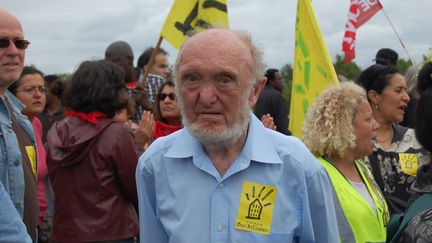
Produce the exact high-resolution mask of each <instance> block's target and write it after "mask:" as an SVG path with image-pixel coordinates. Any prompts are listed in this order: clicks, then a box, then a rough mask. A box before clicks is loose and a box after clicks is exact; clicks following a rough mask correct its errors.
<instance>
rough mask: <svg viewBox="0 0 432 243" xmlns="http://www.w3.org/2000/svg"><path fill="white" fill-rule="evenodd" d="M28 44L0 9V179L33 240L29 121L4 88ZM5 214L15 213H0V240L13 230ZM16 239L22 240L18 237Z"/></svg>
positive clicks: (33, 164) (32, 160) (33, 176)
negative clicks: (7, 222)
mask: <svg viewBox="0 0 432 243" xmlns="http://www.w3.org/2000/svg"><path fill="white" fill-rule="evenodd" d="M28 44H29V42H28V41H27V40H25V39H24V34H23V30H22V27H21V23H20V22H19V21H18V19H16V18H15V17H14V16H13V15H11V14H10V13H9V12H8V11H6V10H4V9H1V8H0V97H1V99H0V134H1V136H0V181H1V183H2V184H3V185H4V188H5V191H6V192H7V193H8V194H9V197H10V200H11V201H12V204H13V205H14V206H15V208H16V210H17V211H18V213H19V215H20V216H21V217H23V220H24V223H25V225H26V227H27V231H28V233H29V234H30V236H31V237H32V239H33V241H36V221H37V216H38V203H37V182H36V174H35V173H36V168H37V164H36V152H35V151H36V150H35V138H34V133H33V128H32V125H31V123H30V121H29V120H28V119H27V118H26V117H25V116H23V115H21V110H22V109H23V108H24V106H23V105H22V104H21V102H19V101H18V99H17V98H16V97H15V96H14V95H13V94H12V93H10V92H9V91H7V88H8V87H9V85H11V84H12V83H13V82H15V81H16V80H17V79H18V78H19V76H20V74H21V71H22V69H23V65H24V57H25V49H26V48H27V46H28ZM3 199H4V197H2V200H3ZM0 203H1V204H3V203H5V202H3V201H2V202H0ZM3 206H4V205H3ZM3 213H5V214H3ZM8 213H10V212H8ZM6 215H11V217H12V216H13V215H15V214H13V213H11V214H6V212H0V218H1V219H2V220H0V228H2V231H0V235H1V236H0V239H5V238H2V237H4V234H8V233H11V232H13V231H9V230H6V229H7V228H4V227H7V226H5V225H4V221H3V219H5V217H7V216H6ZM13 220H14V219H13V218H10V221H9V223H11V224H12V225H10V227H11V228H15V227H18V228H19V226H20V224H18V223H13V222H14V221H13ZM3 230H4V231H3ZM21 236H22V235H21ZM17 237H18V236H17ZM12 238H13V237H12ZM12 238H8V239H12ZM16 240H17V241H18V242H23V241H25V240H24V239H22V238H21V240H18V239H16ZM8 242H9V241H8Z"/></svg>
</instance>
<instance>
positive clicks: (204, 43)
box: [176, 29, 252, 68]
mask: <svg viewBox="0 0 432 243" xmlns="http://www.w3.org/2000/svg"><path fill="white" fill-rule="evenodd" d="M206 56H208V57H214V56H218V57H220V58H221V59H223V58H230V59H231V57H235V58H236V59H238V61H245V62H246V63H247V65H248V66H249V68H250V65H251V63H252V56H251V52H250V47H248V45H247V43H246V42H245V41H244V40H242V39H241V36H240V35H239V34H238V33H236V32H234V31H229V30H221V29H217V30H207V31H204V32H201V33H198V34H196V35H195V36H193V37H191V38H190V39H188V40H187V41H186V42H185V44H184V45H183V46H182V48H181V49H180V52H179V55H178V58H177V62H176V64H177V65H179V64H181V63H182V61H183V60H185V59H190V58H193V57H201V58H203V57H206ZM177 65H176V68H177Z"/></svg>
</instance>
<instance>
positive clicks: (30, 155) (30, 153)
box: [25, 145, 37, 175]
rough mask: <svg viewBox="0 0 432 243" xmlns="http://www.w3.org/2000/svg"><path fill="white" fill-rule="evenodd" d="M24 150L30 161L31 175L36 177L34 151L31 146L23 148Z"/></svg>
mask: <svg viewBox="0 0 432 243" xmlns="http://www.w3.org/2000/svg"><path fill="white" fill-rule="evenodd" d="M25 149H26V151H27V157H28V158H29V160H30V165H31V168H32V171H33V174H34V175H36V171H37V162H36V161H37V160H36V149H35V147H34V146H33V145H30V146H25Z"/></svg>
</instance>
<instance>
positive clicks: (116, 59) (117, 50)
mask: <svg viewBox="0 0 432 243" xmlns="http://www.w3.org/2000/svg"><path fill="white" fill-rule="evenodd" d="M105 60H108V61H111V62H113V63H115V64H117V65H118V66H119V67H121V68H122V69H123V71H124V73H125V82H127V83H129V82H132V81H136V79H137V77H136V73H135V69H134V66H133V60H134V55H133V52H132V48H131V47H130V45H129V44H128V43H127V42H126V41H115V42H113V43H111V44H110V45H109V46H108V47H107V49H106V50H105Z"/></svg>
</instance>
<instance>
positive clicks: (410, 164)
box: [399, 153, 418, 176]
mask: <svg viewBox="0 0 432 243" xmlns="http://www.w3.org/2000/svg"><path fill="white" fill-rule="evenodd" d="M399 163H400V167H401V170H402V171H403V172H404V173H405V174H408V175H410V176H416V174H417V168H418V159H417V155H416V154H408V153H400V154H399Z"/></svg>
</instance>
